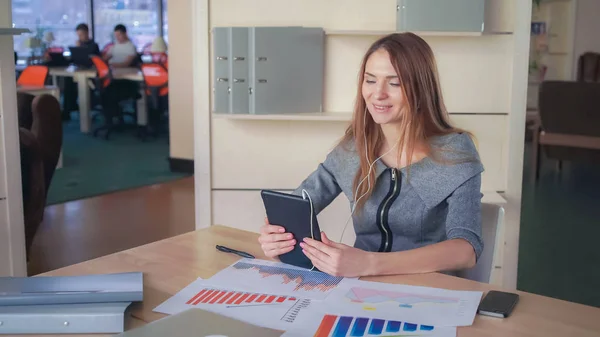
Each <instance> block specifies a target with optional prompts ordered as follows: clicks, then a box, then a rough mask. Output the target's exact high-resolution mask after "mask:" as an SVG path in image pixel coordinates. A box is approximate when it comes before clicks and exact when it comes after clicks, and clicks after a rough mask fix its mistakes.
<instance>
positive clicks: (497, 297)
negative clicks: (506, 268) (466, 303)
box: [477, 290, 519, 318]
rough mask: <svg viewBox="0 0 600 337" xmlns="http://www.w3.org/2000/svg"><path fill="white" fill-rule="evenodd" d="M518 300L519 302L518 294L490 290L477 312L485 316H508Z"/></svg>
mask: <svg viewBox="0 0 600 337" xmlns="http://www.w3.org/2000/svg"><path fill="white" fill-rule="evenodd" d="M517 302H519V295H518V294H513V293H507V292H503V291H497V290H490V291H488V293H487V294H486V295H485V297H484V298H483V300H482V301H481V303H479V308H478V309H477V312H478V313H479V314H480V315H484V316H492V317H498V318H506V317H508V316H510V314H511V313H512V311H513V309H514V308H515V306H516V305H517Z"/></svg>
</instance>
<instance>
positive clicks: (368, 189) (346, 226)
mask: <svg viewBox="0 0 600 337" xmlns="http://www.w3.org/2000/svg"><path fill="white" fill-rule="evenodd" d="M363 116H364V117H363V118H364V119H363V123H364V124H363V125H364V127H365V132H363V136H364V141H365V158H366V159H367V163H369V171H368V172H367V175H366V176H365V177H364V178H362V180H361V181H359V182H358V185H357V186H356V191H355V192H354V204H353V205H352V209H351V211H350V216H349V217H348V220H346V223H345V224H344V229H343V230H342V235H341V236H340V241H339V242H342V239H343V238H344V233H346V228H348V223H349V222H350V219H352V216H353V215H354V211H355V210H356V204H357V203H358V202H359V201H360V199H362V198H363V197H364V196H365V195H367V193H368V192H369V191H370V190H371V170H372V169H373V165H375V163H377V162H378V161H379V159H381V158H383V157H384V156H386V155H387V154H388V153H390V152H392V150H394V149H395V148H396V147H398V142H396V143H395V144H394V146H393V147H392V148H391V149H389V150H388V151H387V152H386V153H384V154H382V155H381V156H379V157H378V158H377V159H375V160H374V161H373V162H372V163H370V162H369V152H368V149H367V132H366V127H367V109H366V108H365V113H364V115H363ZM365 179H367V191H366V192H365V193H363V194H362V195H361V196H360V197H358V199H356V195H357V194H358V190H359V189H360V186H361V185H362V183H363V182H364V181H365Z"/></svg>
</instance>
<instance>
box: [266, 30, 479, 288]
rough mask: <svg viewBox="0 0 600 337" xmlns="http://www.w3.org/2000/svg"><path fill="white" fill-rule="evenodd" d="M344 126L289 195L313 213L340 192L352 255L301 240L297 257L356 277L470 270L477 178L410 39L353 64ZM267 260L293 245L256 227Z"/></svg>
mask: <svg viewBox="0 0 600 337" xmlns="http://www.w3.org/2000/svg"><path fill="white" fill-rule="evenodd" d="M359 78H360V81H359V86H358V92H357V99H356V103H355V108H354V116H353V120H352V124H351V125H350V127H349V128H348V129H347V131H346V134H345V137H344V138H343V139H342V141H341V142H340V144H339V145H338V146H337V147H336V148H335V149H333V150H332V151H331V152H330V153H329V154H328V155H327V158H326V160H325V161H324V162H323V163H322V164H320V165H319V167H318V168H317V169H316V170H315V171H314V172H313V173H312V174H311V175H310V176H309V177H308V178H307V179H306V180H305V181H304V182H303V183H302V184H301V186H300V187H299V188H298V189H297V190H296V191H295V193H296V194H301V193H302V190H305V191H306V192H308V195H309V196H310V197H311V200H312V202H313V205H314V209H315V212H317V213H318V212H320V211H321V210H323V209H324V208H325V207H327V205H329V203H331V201H333V199H335V198H336V197H337V196H338V195H339V193H341V192H343V193H344V194H345V195H346V196H347V197H348V199H349V200H351V206H352V219H353V223H354V229H355V232H356V242H355V244H354V247H350V246H347V245H344V244H341V243H336V242H334V241H332V240H330V238H329V237H328V236H327V235H326V234H325V233H323V234H322V242H319V241H316V240H312V239H310V238H307V239H304V242H302V243H300V246H301V247H302V249H303V252H304V254H306V256H307V257H308V258H309V259H310V260H311V261H312V263H313V265H314V266H315V267H317V268H318V269H319V270H321V271H323V272H326V273H328V274H332V275H336V276H345V277H358V276H369V275H386V274H411V273H426V272H434V271H453V270H459V269H466V268H471V267H472V266H474V265H475V263H476V261H477V258H478V257H479V255H480V254H481V251H482V249H483V241H482V238H481V197H482V194H481V192H480V187H481V173H482V171H483V166H482V164H481V162H480V160H479V155H478V153H477V150H476V148H475V145H474V144H473V141H472V140H471V138H470V136H469V134H468V133H467V132H465V131H462V130H459V129H457V128H455V127H453V126H452V125H450V123H449V121H448V113H447V111H446V108H445V106H444V102H443V99H442V91H441V89H440V84H439V79H438V75H437V69H436V65H435V59H434V56H433V52H432V50H431V48H430V47H429V46H428V45H427V43H426V42H425V41H424V40H423V39H421V38H420V37H418V36H417V35H414V34H412V33H403V34H392V35H389V36H386V37H383V38H381V39H380V40H378V41H376V42H375V43H374V44H373V45H372V46H371V47H370V48H369V50H368V51H367V53H366V55H365V56H364V58H363V61H362V66H361V70H360V75H359ZM259 242H260V243H261V246H262V249H263V251H264V252H265V254H266V255H267V256H269V257H276V256H279V255H281V254H284V253H287V252H289V251H291V250H292V249H293V246H294V244H296V240H295V239H294V238H293V237H292V235H291V234H289V233H284V229H283V228H282V227H279V226H273V225H270V224H269V223H268V220H265V225H264V226H263V227H262V228H261V236H260V238H259Z"/></svg>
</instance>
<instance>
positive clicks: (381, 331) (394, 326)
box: [313, 315, 435, 337]
mask: <svg viewBox="0 0 600 337" xmlns="http://www.w3.org/2000/svg"><path fill="white" fill-rule="evenodd" d="M433 331H435V327H433V326H430V325H423V324H414V323H410V322H400V321H389V320H383V319H376V318H365V317H352V316H336V315H325V316H323V319H322V320H321V324H320V325H319V328H318V329H317V332H316V333H315V334H314V336H313V337H362V336H390V335H391V334H393V333H397V334H401V333H407V334H409V333H415V332H422V333H425V332H433Z"/></svg>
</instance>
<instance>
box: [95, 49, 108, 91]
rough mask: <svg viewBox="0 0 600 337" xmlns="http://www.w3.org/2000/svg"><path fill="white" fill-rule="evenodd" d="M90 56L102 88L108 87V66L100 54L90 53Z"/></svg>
mask: <svg viewBox="0 0 600 337" xmlns="http://www.w3.org/2000/svg"><path fill="white" fill-rule="evenodd" d="M90 58H91V59H92V63H93V64H94V67H96V73H97V75H98V80H99V82H100V83H101V86H102V88H106V87H108V86H109V85H110V82H111V76H110V67H109V66H108V64H106V62H104V60H103V59H102V58H101V57H100V56H97V55H92V56H90Z"/></svg>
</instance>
